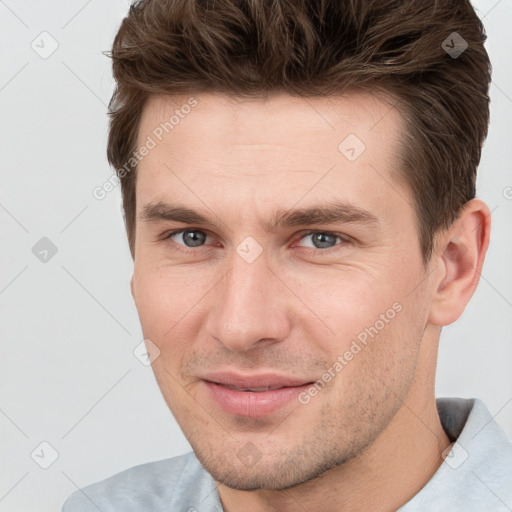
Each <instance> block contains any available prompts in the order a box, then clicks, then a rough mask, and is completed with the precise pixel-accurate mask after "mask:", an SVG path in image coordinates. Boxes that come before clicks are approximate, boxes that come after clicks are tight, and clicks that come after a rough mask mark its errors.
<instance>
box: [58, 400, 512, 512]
mask: <svg viewBox="0 0 512 512" xmlns="http://www.w3.org/2000/svg"><path fill="white" fill-rule="evenodd" d="M437 409H438V412H439V417H440V418H441V423H442V425H443V428H444V430H445V432H446V433H447V435H448V437H450V439H451V440H452V441H454V440H456V443H455V444H453V446H452V449H451V450H450V451H449V454H448V455H447V456H446V458H445V460H444V462H443V463H442V464H441V466H440V467H439V469H438V470H437V472H436V473H435V474H434V476H433V477H432V478H431V479H430V480H429V481H428V482H427V484H426V485H425V486H424V487H423V489H421V490H420V491H419V492H418V493H417V494H416V495H415V496H414V497H413V498H412V499H410V500H409V501H408V502H407V503H406V504H405V505H403V506H402V507H401V508H400V509H399V512H468V511H475V512H511V511H512V440H511V439H509V438H507V436H506V434H505V432H504V431H503V430H502V429H501V427H500V426H499V425H498V424H497V423H496V421H495V420H494V419H493V418H492V416H491V415H490V413H489V411H488V409H487V407H486V406H485V405H484V403H483V402H482V401H481V400H478V399H476V398H472V399H463V398H438V399H437ZM98 511H100V512H164V511H165V512H223V508H222V505H221V502H220V499H219V493H218V491H217V487H216V485H215V482H214V480H213V478H212V477H211V476H210V474H209V473H208V472H207V471H206V470H205V469H204V468H203V467H202V466H201V464H200V463H199V461H198V460H197V458H196V457H195V455H194V453H193V452H190V453H187V454H186V455H181V456H179V457H173V458H170V459H164V460H161V461H157V462H149V463H147V464H142V465H140V466H135V467H133V468H130V469H127V470H126V471H123V472H121V473H118V474H116V475H114V476H111V477H110V478H107V479H106V480H102V481H101V482H97V483H95V484H92V485H89V486H88V487H85V488H83V489H80V490H79V491H76V492H75V493H74V494H72V495H71V496H70V497H69V498H68V500H67V501H66V502H65V503H64V506H63V508H62V512H98Z"/></svg>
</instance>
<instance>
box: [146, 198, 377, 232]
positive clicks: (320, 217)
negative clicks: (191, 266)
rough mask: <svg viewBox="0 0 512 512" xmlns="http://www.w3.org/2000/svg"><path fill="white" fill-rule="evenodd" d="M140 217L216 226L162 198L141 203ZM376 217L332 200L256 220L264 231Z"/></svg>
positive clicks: (366, 221) (373, 220)
mask: <svg viewBox="0 0 512 512" xmlns="http://www.w3.org/2000/svg"><path fill="white" fill-rule="evenodd" d="M140 218H141V220H142V221H144V222H160V221H174V222H182V223H184V224H200V225H202V226H208V227H211V228H215V227H217V225H216V224H215V222H214V221H213V220H211V219H210V218H209V217H208V216H207V215H205V214H203V213H201V212H200V211H196V210H193V209H191V208H187V207H184V206H182V205H177V204H176V205H173V204H168V203H165V202H162V201H159V202H157V203H148V204H146V205H144V207H143V208H142V211H141V214H140ZM378 221H379V220H378V218H377V217H376V216H375V215H374V214H373V213H371V212H370V211H368V210H366V209H364V208H360V207H358V206H354V205H351V204H348V203H340V202H334V203H327V204H324V205H319V206H314V207H310V208H300V209H293V210H278V211H276V212H274V213H273V215H272V216H271V218H270V220H268V221H260V224H261V225H262V227H263V229H264V230H265V231H267V232H274V231H276V230H277V229H279V228H283V227H294V226H310V225H318V224H336V223H362V224H377V223H378Z"/></svg>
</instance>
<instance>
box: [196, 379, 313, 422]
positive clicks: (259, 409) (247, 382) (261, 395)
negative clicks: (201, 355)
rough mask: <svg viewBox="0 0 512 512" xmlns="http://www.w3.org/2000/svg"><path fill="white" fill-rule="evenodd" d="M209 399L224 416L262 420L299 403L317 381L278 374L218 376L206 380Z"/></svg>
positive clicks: (204, 380) (204, 381)
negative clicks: (299, 396) (300, 397)
mask: <svg viewBox="0 0 512 512" xmlns="http://www.w3.org/2000/svg"><path fill="white" fill-rule="evenodd" d="M202 380H203V383H204V385H205V387H206V390H207V393H208V394H209V398H211V399H212V401H213V403H214V404H215V405H216V406H218V407H220V409H221V410H223V411H224V412H225V413H227V414H230V415H235V416H245V417H250V418H261V417H264V416H269V415H271V414H273V413H275V412H277V411H278V410H279V409H282V408H284V407H287V406H293V403H295V404H296V405H298V404H299V401H298V400H294V399H296V398H297V397H298V395H299V394H300V393H301V392H303V391H305V390H306V389H307V388H308V387H309V386H311V384H313V382H314V381H309V380H299V379H295V378H290V377H287V376H281V375H277V374H265V375H263V374H260V375H240V374H234V373H216V374H209V375H205V376H204V377H203V379H202Z"/></svg>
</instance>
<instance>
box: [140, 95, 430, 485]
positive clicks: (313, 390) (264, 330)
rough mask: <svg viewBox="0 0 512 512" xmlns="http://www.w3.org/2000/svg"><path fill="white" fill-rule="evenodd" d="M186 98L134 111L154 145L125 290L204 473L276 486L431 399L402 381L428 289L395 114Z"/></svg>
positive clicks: (346, 101)
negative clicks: (407, 406) (409, 403)
mask: <svg viewBox="0 0 512 512" xmlns="http://www.w3.org/2000/svg"><path fill="white" fill-rule="evenodd" d="M187 99H188V98H176V97H174V98H163V97H160V98H153V99H152V100H151V101H150V102H149V103H148V105H147V106H146V108H145V110H144V114H143V118H142V121H141V126H140V132H139V146H142V145H143V144H146V145H147V146H148V147H150V146H151V147H152V146H153V145H154V144H152V143H151V142H149V139H148V137H150V138H151V139H152V140H153V142H155V143H156V146H155V147H152V148H151V149H150V150H149V152H148V154H147V155H146V156H145V157H144V158H143V160H142V161H141V162H140V164H139V172H138V177H137V188H136V198H137V220H136V244H135V269H134V275H133V280H132V292H133V295H134V299H135V302H136V306H137V309H138V312H139V316H140V320H141V324H142V328H143V333H144V337H145V338H147V339H149V340H151V342H152V343H153V344H154V345H156V346H157V347H158V349H159V350H160V355H159V357H157V358H156V359H155V360H154V362H153V369H154V372H155V375H156V378H157V381H158V384H159V386H160V388H161V390H162V393H163V396H164V398H165V400H166V402H167V404H168V405H169V407H170V409H171V411H172V413H173V414H174V416H175V418H176V420H177V421H178V423H179V424H180V426H181V428H182V430H183V432H184V434H185V435H186V437H187V439H188V440H189V442H190V444H191V446H192V447H193V449H194V451H195V452H196V455H197V456H198V458H199V459H200V461H201V462H202V463H203V465H204V466H205V468H206V469H207V470H208V471H209V472H210V473H211V474H212V475H213V477H214V478H215V479H216V480H217V481H219V482H221V483H223V484H225V485H228V486H230V487H233V488H238V489H247V490H249V489H257V488H267V489H280V488H286V487H289V486H292V485H295V484H298V483H301V482H304V481H307V480H309V479H311V478H313V477H314V476H316V475H318V474H321V473H322V472H323V471H325V470H327V469H329V468H332V467H334V466H336V465H339V464H341V463H342V462H344V461H347V460H350V459H351V458H353V457H355V456H356V455H358V454H360V453H361V452H362V451H363V450H364V449H365V448H367V447H369V446H370V445H371V444H372V442H373V441H374V440H375V439H376V438H377V437H378V436H379V434H381V433H382V432H383V431H384V429H385V428H386V427H387V426H388V424H389V423H390V421H391V420H392V419H393V417H394V416H395V415H396V414H397V412H398V411H399V410H400V409H401V408H402V407H403V402H404V400H412V399H413V398H414V397H415V395H418V394H421V393H426V392H430V391H431V390H430V389H428V390H422V389H421V388H420V387H419V386H416V384H415V381H414V377H415V375H416V373H417V372H418V371H419V368H422V367H425V365H426V364H427V363H426V362H425V361H422V357H421V356H420V348H421V344H422V339H423V336H424V331H425V327H426V325H427V319H428V309H429V299H430V292H429V279H428V278H426V277H425V276H426V275H427V273H428V269H427V271H426V269H425V268H424V267H423V263H422V259H421V252H420V245H419V241H418V233H417V228H416V217H415V213H414V208H413V205H414V200H413V197H412V194H411V193H410V191H409V190H408V188H407V187H406V186H405V185H404V184H403V183H402V182H401V181H400V180H398V179H397V176H396V172H397V171H398V166H399V163H398V162H399V160H398V156H397V155H398V148H399V137H400V131H401V130H402V129H403V124H402V118H401V116H400V115H399V114H398V112H397V111H396V110H395V109H394V108H392V107H391V106H390V105H389V104H388V103H387V102H384V101H383V100H379V99H377V98H376V97H374V96H370V95H366V94H353V95H351V96H345V97H336V98H334V97H331V98H308V99H300V98H293V97H290V96H287V95H284V94H283V95H276V96H273V97H271V98H270V99H268V100H267V101H263V100H251V101H241V100H236V99H233V98H226V97H223V96H220V95H216V94H199V95H196V96H194V99H195V100H196V101H197V104H195V106H193V107H192V108H187V107H185V108H183V107H182V105H185V104H187ZM175 110H178V113H176V112H175ZM173 115H175V118H174V119H173V121H172V127H171V128H170V126H171V124H170V123H168V124H167V125H166V129H163V128H162V126H163V125H162V124H161V123H165V122H166V121H169V119H170V118H171V116H173ZM178 118H179V121H177V122H176V120H177V119H178ZM166 131H167V132H168V133H166ZM159 139H161V140H159ZM148 142H149V143H148ZM363 144H364V146H363ZM156 205H158V207H157V206H156ZM333 205H341V206H339V208H337V209H335V208H333ZM327 207H331V209H330V212H331V213H333V212H335V213H337V214H339V215H337V216H336V218H335V217H334V216H331V217H329V218H327V217H325V216H323V215H322V213H321V211H324V210H325V209H326V208H327ZM177 208H181V209H182V210H177ZM173 209H174V210H173ZM183 209H187V210H193V211H195V212H197V213H199V214H200V215H201V216H203V217H204V218H205V219H207V221H208V222H206V221H205V220H203V219H200V218H198V217H197V216H196V217H195V218H194V217H192V218H191V217H190V216H189V217H188V218H187V217H184V216H183V215H184V213H187V212H185V211H184V210H183ZM312 209H315V211H312V212H309V213H310V214H311V215H304V214H305V213H307V210H312ZM316 210H318V211H316ZM188 213H190V212H188ZM173 231H174V232H176V233H175V234H171V232H173ZM428 364H430V362H429V363H428ZM315 382H316V385H314V383H315ZM268 388H270V389H268ZM273 388H280V389H277V390H276V389H273Z"/></svg>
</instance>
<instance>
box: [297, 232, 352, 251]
mask: <svg viewBox="0 0 512 512" xmlns="http://www.w3.org/2000/svg"><path fill="white" fill-rule="evenodd" d="M308 238H309V239H310V241H311V245H306V246H302V247H310V248H312V249H317V250H325V249H327V250H328V249H333V248H336V246H337V245H344V244H345V243H348V242H349V240H347V239H346V238H344V237H343V236H341V235H338V234H336V233H329V232H326V231H310V232H309V233H305V234H303V235H302V237H301V238H300V240H307V239H308ZM337 240H340V241H341V243H339V244H337V243H336V241H337Z"/></svg>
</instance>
